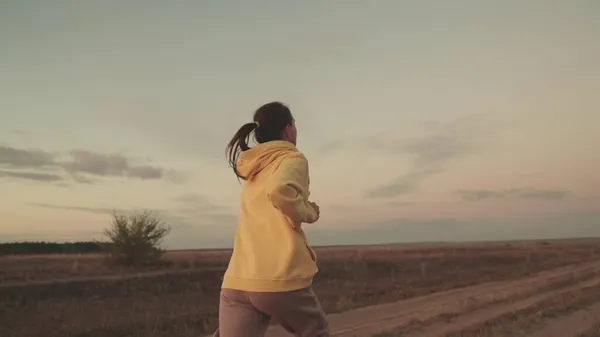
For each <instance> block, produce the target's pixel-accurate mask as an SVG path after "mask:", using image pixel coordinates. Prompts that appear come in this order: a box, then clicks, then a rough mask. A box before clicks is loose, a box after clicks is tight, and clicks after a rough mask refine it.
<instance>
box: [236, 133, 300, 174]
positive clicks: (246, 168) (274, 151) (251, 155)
mask: <svg viewBox="0 0 600 337" xmlns="http://www.w3.org/2000/svg"><path fill="white" fill-rule="evenodd" d="M295 156H302V153H301V152H300V151H298V149H297V148H296V146H295V145H294V144H292V143H290V142H287V141H283V140H274V141H270V142H266V143H262V144H258V145H256V146H254V147H252V148H250V149H249V150H246V151H244V152H242V154H241V155H240V159H239V160H238V162H237V164H236V168H237V170H238V172H239V174H241V175H242V176H243V177H246V180H252V178H254V177H255V176H256V175H257V174H258V173H260V172H261V171H262V170H263V169H264V168H265V167H268V166H270V165H272V164H274V163H279V162H281V161H282V160H283V159H286V158H291V157H295Z"/></svg>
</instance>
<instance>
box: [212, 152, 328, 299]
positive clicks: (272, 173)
mask: <svg viewBox="0 0 600 337" xmlns="http://www.w3.org/2000/svg"><path fill="white" fill-rule="evenodd" d="M237 169H238V172H239V173H240V174H242V175H243V176H244V177H246V178H247V181H246V183H245V184H244V187H243V191H242V200H241V214H240V220H239V224H238V228H237V232H236V237H235V241H234V250H233V255H232V258H231V261H230V264H229V268H228V269H227V272H226V274H225V278H224V282H223V287H226V288H232V289H238V290H245V291H289V290H295V289H300V288H304V287H307V286H309V285H310V284H311V282H312V278H313V276H314V275H315V273H317V271H318V268H317V266H316V263H315V255H314V252H313V251H312V250H311V249H310V248H309V247H308V244H307V242H306V236H305V235H304V232H303V231H302V228H301V222H302V218H303V217H307V213H309V212H308V209H307V208H306V207H305V206H304V204H305V203H304V200H305V199H307V198H308V194H309V192H308V182H309V177H308V164H307V161H306V158H305V157H304V155H303V154H302V153H300V152H299V151H298V150H297V149H296V147H295V146H294V145H293V144H292V143H290V142H286V141H271V142H266V143H263V144H260V145H258V146H255V147H254V148H252V149H250V150H248V151H245V152H244V153H243V154H242V156H241V159H240V161H239V162H238V166H237ZM299 191H300V192H299ZM282 209H285V211H286V212H282ZM309 220H310V219H309Z"/></svg>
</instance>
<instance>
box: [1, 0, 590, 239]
mask: <svg viewBox="0 0 600 337" xmlns="http://www.w3.org/2000/svg"><path fill="white" fill-rule="evenodd" d="M0 46H1V50H2V51H1V53H0V117H1V119H0V191H1V193H0V241H12V240H60V241H63V240H89V239H99V238H101V236H100V233H101V231H102V229H103V228H104V227H106V226H108V225H109V224H110V212H111V211H112V210H113V209H116V210H119V211H128V210H133V209H143V208H149V209H153V210H156V211H157V212H159V213H160V214H161V216H162V217H163V218H164V219H165V220H166V221H167V222H168V223H169V224H171V225H172V228H173V230H172V233H171V235H170V237H169V238H168V240H167V241H166V246H167V247H168V248H211V247H228V246H230V245H231V242H232V239H233V232H234V229H235V226H236V221H237V214H238V210H237V207H238V203H239V193H240V185H239V183H238V182H237V180H236V178H235V176H234V175H233V173H232V172H231V170H230V169H229V167H228V165H227V162H226V159H225V156H224V149H225V145H226V143H227V141H228V140H229V138H230V137H231V136H232V135H233V133H234V132H235V131H236V130H237V128H238V127H239V126H241V125H242V124H243V123H246V122H249V121H251V118H252V113H253V111H254V110H255V109H256V108H257V107H259V106H260V105H261V104H263V103H266V102H269V101H273V100H278V101H282V102H284V103H286V104H288V105H289V106H290V108H291V109H292V112H293V114H294V116H295V118H296V121H297V127H298V134H299V141H298V147H299V149H300V150H301V151H303V152H304V153H305V155H306V156H307V158H308V159H309V162H310V174H311V197H312V198H313V200H314V201H315V202H317V203H318V204H319V205H320V206H321V213H322V215H321V220H320V221H319V222H317V223H316V224H314V225H307V226H306V228H308V230H307V232H308V236H309V240H310V242H311V243H312V244H314V245H321V244H355V243H387V242H407V241H408V242H410V241H440V240H450V241H456V240H494V239H532V238H554V237H573V236H598V235H600V178H599V174H600V132H598V131H599V130H600V2H598V1H583V0H580V1H578V0H573V1H562V0H561V1H559V0H531V1H523V0H519V1H516V0H506V1H476V0H469V1H467V0H457V1H442V0H439V1H428V0H426V1H424V0H415V1H401V0H394V1H392V0H390V1H388V0H378V1H358V0H339V1H333V0H332V1H320V0H319V1H317V0H310V1H309V0H306V1H275V0H272V1H265V0H261V1H241V0H240V1H224V0H223V1H208V0H207V1H158V0H144V1H142V0H130V1H116V0H110V1H109V0H105V1H75V0H73V1H63V0H53V1H42V0H39V1H18V0H8V1H2V2H0Z"/></svg>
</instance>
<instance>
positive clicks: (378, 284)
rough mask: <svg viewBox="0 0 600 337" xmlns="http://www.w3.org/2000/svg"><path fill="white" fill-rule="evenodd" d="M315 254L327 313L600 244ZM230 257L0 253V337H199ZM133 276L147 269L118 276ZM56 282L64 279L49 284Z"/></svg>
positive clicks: (539, 266) (587, 251) (562, 259)
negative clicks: (114, 261)
mask: <svg viewBox="0 0 600 337" xmlns="http://www.w3.org/2000/svg"><path fill="white" fill-rule="evenodd" d="M318 253H319V264H320V268H321V272H320V273H319V275H318V276H317V278H316V280H315V284H314V288H315V291H316V292H317V294H318V295H319V297H320V299H321V301H322V304H323V306H324V308H325V310H326V311H327V312H335V311H342V310H347V309H350V308H355V307H360V306H365V305H371V304H376V303H382V302H389V301H396V300H400V299H405V298H409V297H414V296H419V295H423V294H428V293H432V292H436V291H441V290H447V289H452V288H456V287H463V286H468V285H472V284H477V283H481V282H486V281H492V280H507V279H514V278H517V277H522V276H525V275H528V274H531V273H534V272H538V271H541V270H546V269H551V268H555V267H558V266H563V265H568V264H573V263H578V262H583V261H587V260H590V259H594V258H596V257H597V256H599V255H598V254H600V248H599V246H598V242H594V241H590V242H552V243H551V244H547V243H546V244H541V243H536V242H533V243H502V244H463V245H445V244H444V245H409V246H403V245H390V246H372V247H347V248H321V249H318ZM229 255H230V252H228V251H181V252H170V253H168V254H167V255H166V260H167V263H166V264H165V265H164V266H162V267H160V268H161V269H159V270H141V271H140V270H135V271H134V270H127V269H121V268H117V267H114V266H111V265H109V264H107V263H106V262H105V261H104V260H103V258H102V257H101V256H38V257H30V256H28V257H10V258H7V257H4V258H0V271H1V274H0V336H3V337H4V336H6V337H17V336H18V337H21V336H23V337H25V336H27V337H36V336H45V337H53V336H78V337H102V336H111V337H118V336H144V337H150V336H157V337H159V336H173V335H177V336H201V335H203V334H205V333H207V332H210V331H212V330H213V329H214V328H215V326H216V322H217V310H218V294H219V287H220V282H221V276H222V273H223V271H222V268H221V270H219V269H214V268H213V267H215V266H221V267H224V266H225V265H226V263H227V260H228V258H229ZM132 272H145V273H153V274H150V275H145V276H141V277H134V278H131V277H125V276H127V275H130V274H131V273H132ZM105 276H110V277H111V279H106V278H102V277H105ZM61 279H62V280H68V281H69V282H54V280H61ZM36 282H38V283H36ZM39 282H43V283H39ZM2 284H4V286H2ZM34 322H35V323H34Z"/></svg>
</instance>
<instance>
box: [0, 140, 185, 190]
mask: <svg viewBox="0 0 600 337" xmlns="http://www.w3.org/2000/svg"><path fill="white" fill-rule="evenodd" d="M2 166H5V167H9V168H12V169H19V170H25V169H29V170H34V171H35V170H37V171H40V170H58V171H61V172H62V173H63V175H62V176H61V175H59V174H56V173H53V174H48V173H39V172H34V173H31V172H17V171H12V172H8V171H5V173H4V174H3V175H0V177H6V178H21V179H31V180H37V181H58V180H65V179H66V178H67V177H70V178H71V180H73V181H75V182H77V183H82V184H90V183H93V182H94V180H93V179H92V177H127V178H136V179H142V180H151V179H153V180H158V179H165V180H168V181H171V182H175V183H177V182H182V181H183V180H185V178H184V177H183V175H182V174H180V173H178V172H177V171H174V170H165V169H163V168H161V167H158V166H152V165H148V164H134V163H132V160H131V159H130V158H127V157H125V156H123V155H121V154H105V153H98V152H92V151H87V150H72V151H70V152H68V153H67V154H62V155H61V154H58V153H51V152H47V151H42V150H31V149H18V148H14V147H8V146H0V167H2Z"/></svg>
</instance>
